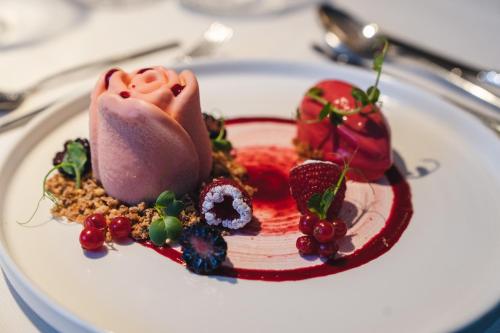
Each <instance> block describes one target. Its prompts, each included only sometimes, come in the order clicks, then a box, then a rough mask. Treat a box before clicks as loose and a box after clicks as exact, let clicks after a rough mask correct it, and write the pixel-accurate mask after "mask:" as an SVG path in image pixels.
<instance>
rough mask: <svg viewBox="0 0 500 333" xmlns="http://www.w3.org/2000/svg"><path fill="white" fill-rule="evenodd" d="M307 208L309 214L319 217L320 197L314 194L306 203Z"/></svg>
mask: <svg viewBox="0 0 500 333" xmlns="http://www.w3.org/2000/svg"><path fill="white" fill-rule="evenodd" d="M307 208H308V209H309V211H310V212H311V213H314V214H316V215H317V216H321V195H320V194H319V193H314V194H313V195H312V196H311V197H310V198H309V200H308V201H307Z"/></svg>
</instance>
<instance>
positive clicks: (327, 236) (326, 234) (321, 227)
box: [313, 220, 335, 243]
mask: <svg viewBox="0 0 500 333" xmlns="http://www.w3.org/2000/svg"><path fill="white" fill-rule="evenodd" d="M313 236H314V238H316V240H317V241H318V242H320V243H328V242H329V241H331V240H333V237H334V236H335V229H333V225H332V224H331V223H330V222H328V221H325V220H322V221H319V222H318V223H316V225H315V226H314V229H313Z"/></svg>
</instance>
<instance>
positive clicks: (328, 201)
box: [307, 148, 358, 220]
mask: <svg viewBox="0 0 500 333" xmlns="http://www.w3.org/2000/svg"><path fill="white" fill-rule="evenodd" d="M357 152H358V149H357V148H356V150H355V151H354V152H353V153H352V155H351V158H350V159H349V161H347V162H346V161H344V167H343V168H342V171H341V172H340V175H339V179H337V182H336V183H335V184H333V185H332V186H330V187H328V188H327V189H326V190H324V191H323V193H314V194H313V195H312V196H311V197H310V198H309V201H308V202H307V208H308V209H309V211H310V212H311V213H313V214H315V215H316V216H318V217H319V218H320V219H321V220H324V219H326V218H327V216H328V210H329V209H330V206H331V205H332V202H333V201H334V200H335V197H336V196H337V193H338V191H339V190H340V187H341V186H342V183H343V182H344V181H345V178H346V175H347V172H349V170H351V168H350V165H351V162H352V160H353V158H354V156H356V154H357Z"/></svg>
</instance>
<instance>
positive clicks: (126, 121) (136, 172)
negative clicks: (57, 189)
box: [90, 67, 212, 204]
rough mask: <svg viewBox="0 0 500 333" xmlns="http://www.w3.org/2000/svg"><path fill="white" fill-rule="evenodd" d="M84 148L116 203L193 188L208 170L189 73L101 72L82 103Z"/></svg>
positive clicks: (205, 143)
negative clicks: (85, 105) (86, 108)
mask: <svg viewBox="0 0 500 333" xmlns="http://www.w3.org/2000/svg"><path fill="white" fill-rule="evenodd" d="M90 148H91V153H92V171H93V175H94V177H95V178H96V179H98V180H100V181H101V183H102V185H103V186H104V189H105V190H106V192H107V193H108V194H109V195H111V196H113V197H115V198H117V199H119V200H122V201H124V202H127V203H129V204H134V203H138V202H141V201H154V200H155V199H156V197H157V196H158V195H159V194H160V193H161V192H163V191H165V190H170V191H173V192H175V194H177V195H182V194H184V193H187V192H189V191H192V190H194V189H195V188H196V186H197V185H198V184H199V183H200V182H201V181H203V180H205V179H206V178H207V177H208V175H209V174H210V171H211V168H212V150H211V143H210V140H209V136H208V132H207V129H206V127H205V124H204V121H203V117H202V113H201V109H200V96H199V89H198V82H197V80H196V77H195V76H194V74H193V73H191V72H190V71H183V72H182V73H180V74H177V73H176V72H175V71H173V70H168V69H165V68H163V67H154V68H144V69H141V70H138V71H135V72H133V73H131V74H129V73H126V72H124V71H122V70H119V69H112V70H110V71H108V72H106V73H105V74H103V75H102V76H101V78H100V79H99V81H98V82H97V85H96V86H95V88H94V91H93V93H92V100H91V104H90Z"/></svg>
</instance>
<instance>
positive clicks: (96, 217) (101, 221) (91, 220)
mask: <svg viewBox="0 0 500 333" xmlns="http://www.w3.org/2000/svg"><path fill="white" fill-rule="evenodd" d="M83 225H84V226H85V227H94V228H97V229H99V230H102V231H104V230H105V229H106V227H107V223H106V218H105V217H104V215H102V214H99V213H96V214H92V215H89V216H87V217H86V218H85V221H84V222H83Z"/></svg>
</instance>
